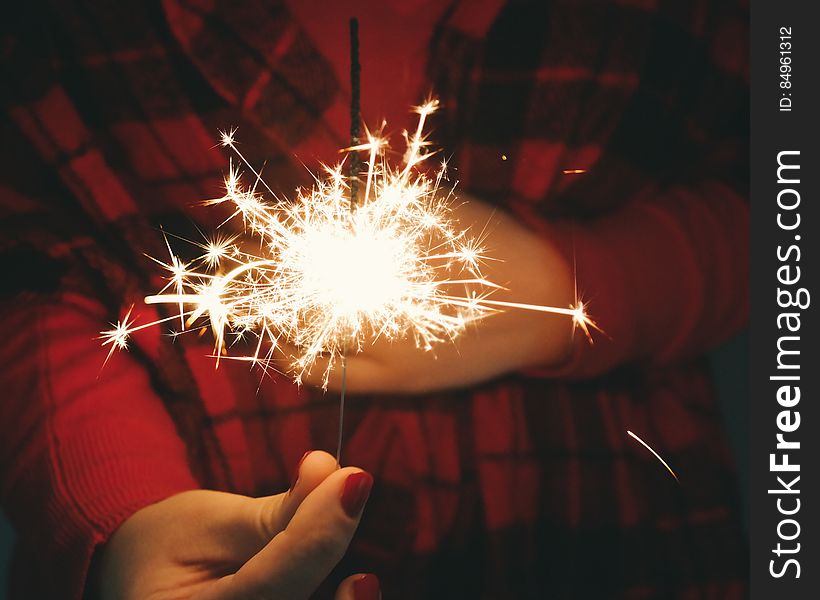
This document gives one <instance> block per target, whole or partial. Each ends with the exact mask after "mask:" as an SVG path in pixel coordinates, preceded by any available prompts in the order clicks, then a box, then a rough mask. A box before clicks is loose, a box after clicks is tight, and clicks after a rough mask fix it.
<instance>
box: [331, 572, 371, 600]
mask: <svg viewBox="0 0 820 600" xmlns="http://www.w3.org/2000/svg"><path fill="white" fill-rule="evenodd" d="M381 597H382V591H381V587H380V585H379V578H378V577H376V576H375V575H373V574H372V573H367V574H361V573H359V574H358V575H351V576H350V577H348V578H347V579H345V580H344V581H343V582H342V583H340V584H339V587H338V588H337V589H336V595H335V596H334V599H335V600H381Z"/></svg>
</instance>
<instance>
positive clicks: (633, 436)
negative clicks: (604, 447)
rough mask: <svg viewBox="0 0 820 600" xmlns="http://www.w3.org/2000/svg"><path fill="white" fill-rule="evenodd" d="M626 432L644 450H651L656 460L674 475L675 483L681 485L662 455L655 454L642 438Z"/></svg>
mask: <svg viewBox="0 0 820 600" xmlns="http://www.w3.org/2000/svg"><path fill="white" fill-rule="evenodd" d="M626 432H627V434H629V435H630V436H631V437H632V438H634V439H636V440H638V442H640V444H641V445H642V446H643V447H644V448H646V449H647V450H649V451H650V452H651V453H652V454H654V455H655V458H657V459H658V460H659V461H661V463H662V464H663V466H664V467H666V470H667V471H669V473H671V474H672V477H674V478H675V481H677V482H678V483H680V480H679V479H678V476H677V474H675V472H674V471H673V470H672V467H670V466H669V465H668V464H667V463H666V461H665V460H663V459H662V458H661V455H660V454H658V453H657V452H655V451H654V450H653V449H652V447H651V446H650V445H649V444H647V443H646V442H645V441H643V440H642V439H641V438H639V437H638V436H637V435H635V434H634V433H632V432H631V431H629V430H628V429H627V430H626Z"/></svg>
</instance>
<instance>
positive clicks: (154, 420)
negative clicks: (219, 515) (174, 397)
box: [0, 293, 198, 598]
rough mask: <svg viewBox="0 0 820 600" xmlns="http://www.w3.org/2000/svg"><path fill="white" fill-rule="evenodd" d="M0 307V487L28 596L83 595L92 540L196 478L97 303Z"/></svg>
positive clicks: (70, 299) (21, 585)
mask: <svg viewBox="0 0 820 600" xmlns="http://www.w3.org/2000/svg"><path fill="white" fill-rule="evenodd" d="M1 314H2V316H1V317H0V335H2V336H3V344H1V345H0V364H2V365H3V369H2V370H1V371H0V387H1V388H2V390H3V394H2V395H3V401H2V402H0V497H2V502H3V507H4V509H5V510H6V511H7V512H8V514H9V516H10V518H11V520H12V523H13V525H14V527H15V529H16V531H17V535H18V560H17V563H18V565H19V566H20V568H19V569H16V570H15V572H14V573H13V574H12V579H13V587H15V588H16V589H18V590H19V591H20V593H21V594H22V596H25V597H37V598H79V597H81V596H82V593H83V589H84V586H85V579H86V576H87V572H88V568H89V565H90V563H91V558H92V555H93V553H94V551H95V548H96V547H97V546H98V545H100V544H102V543H104V542H105V541H106V540H107V539H108V537H109V536H110V535H111V534H112V532H113V531H114V530H115V529H116V528H117V527H118V526H119V525H120V524H121V523H122V522H123V521H124V520H125V519H127V518H128V517H129V516H130V515H131V514H133V513H134V512H135V511H137V510H138V509H140V508H142V507H144V506H146V505H148V504H151V503H153V502H156V501H158V500H160V499H163V498H166V497H168V496H171V495H173V494H175V493H178V492H181V491H184V490H187V489H192V488H196V487H198V486H197V483H196V481H195V480H194V478H193V477H192V475H191V471H190V469H189V466H188V461H187V458H186V450H185V447H184V444H183V443H182V441H181V439H180V438H179V436H178V435H177V433H176V430H175V427H174V424H173V422H172V420H171V418H170V416H169V414H168V413H167V412H166V410H165V408H164V406H163V404H162V402H161V400H160V399H159V397H158V396H157V395H156V394H155V393H154V391H153V390H152V387H151V385H150V382H149V379H148V376H147V373H146V371H145V370H144V369H143V368H142V367H141V366H140V365H139V363H138V362H137V361H136V359H135V358H133V357H132V356H130V355H129V354H128V353H116V354H114V355H113V356H112V357H111V359H110V360H109V362H108V363H107V365H106V366H105V367H103V362H104V361H105V358H106V354H107V348H101V347H100V345H99V340H95V337H97V336H98V335H99V333H98V332H99V330H100V328H101V324H102V325H104V324H105V311H104V310H103V308H102V306H100V305H99V304H98V303H96V302H95V301H93V300H90V299H88V298H85V297H82V296H79V295H73V294H70V293H64V294H63V295H62V296H61V297H60V298H59V301H55V302H50V303H45V302H41V301H38V302H26V300H25V298H19V297H18V299H17V300H14V301H12V302H9V303H7V304H6V306H5V307H4V310H3V311H2V313H1Z"/></svg>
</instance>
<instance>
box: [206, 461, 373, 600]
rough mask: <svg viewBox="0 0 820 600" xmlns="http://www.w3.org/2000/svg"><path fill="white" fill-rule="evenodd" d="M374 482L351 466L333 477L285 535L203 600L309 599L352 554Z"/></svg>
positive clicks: (307, 502) (311, 498)
mask: <svg viewBox="0 0 820 600" xmlns="http://www.w3.org/2000/svg"><path fill="white" fill-rule="evenodd" d="M372 484H373V478H372V477H371V476H370V474H369V473H365V472H364V471H361V470H359V469H355V468H352V467H347V468H344V469H340V470H338V471H335V472H334V473H332V474H331V475H329V476H328V477H327V478H326V479H325V480H324V481H322V482H321V483H320V484H319V485H318V486H317V487H316V488H315V489H314V490H313V491H311V492H310V493H309V494H308V495H307V497H305V499H304V500H303V501H302V502H301V504H300V505H299V507H298V508H297V510H296V512H295V514H294V515H293V517H292V518H291V519H290V522H289V523H288V524H287V527H286V528H285V529H284V530H283V531H281V532H280V533H278V534H277V535H276V536H275V537H274V538H273V539H272V540H271V541H270V543H268V544H267V545H266V546H265V547H264V548H263V549H262V550H261V551H260V552H259V553H258V554H256V555H255V556H254V557H253V558H251V559H250V560H249V561H248V562H247V563H245V564H244V565H243V566H242V568H240V569H239V570H238V571H237V572H236V573H235V574H233V575H228V576H226V577H224V578H222V579H221V580H219V581H218V582H217V583H216V584H215V585H214V586H213V587H212V588H211V589H209V590H208V591H207V592H206V593H205V594H204V595H203V596H202V597H201V599H202V600H205V599H207V600H228V599H231V600H241V599H245V598H254V599H259V598H289V599H294V600H296V599H299V598H308V597H309V596H310V594H311V593H312V592H313V591H314V590H315V589H316V588H317V587H318V585H319V584H320V583H321V582H322V580H323V579H324V578H325V577H326V576H327V574H328V573H329V572H330V571H331V569H332V568H333V567H334V566H335V565H336V563H337V562H339V560H340V559H341V558H342V556H343V555H344V553H345V551H346V550H347V546H348V544H349V543H350V540H351V538H352V537H353V533H354V532H355V530H356V527H357V526H358V524H359V518H360V516H361V512H362V509H363V508H364V504H365V502H366V501H367V498H368V496H369V494H370V489H371V486H372Z"/></svg>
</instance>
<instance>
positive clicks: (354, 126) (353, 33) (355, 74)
mask: <svg viewBox="0 0 820 600" xmlns="http://www.w3.org/2000/svg"><path fill="white" fill-rule="evenodd" d="M361 71H362V67H361V64H360V63H359V20H358V19H357V18H356V17H352V18H351V19H350V146H351V148H352V147H355V146H358V145H359V141H360V140H359V133H360V123H361V120H362V106H361ZM371 160H372V153H371ZM349 178H350V212H351V213H352V212H353V211H355V210H356V204H357V202H358V200H359V199H358V195H359V153H358V152H357V151H355V150H354V151H353V152H351V155H350V173H349ZM369 183H370V176H369V175H368V188H369V187H370V186H369ZM365 200H366V199H365ZM346 392H347V343H345V345H344V348H343V349H342V389H341V390H340V392H339V435H338V439H337V441H336V466H337V467H341V466H342V436H343V435H344V422H345V393H346Z"/></svg>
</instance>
